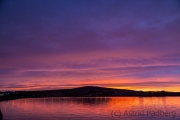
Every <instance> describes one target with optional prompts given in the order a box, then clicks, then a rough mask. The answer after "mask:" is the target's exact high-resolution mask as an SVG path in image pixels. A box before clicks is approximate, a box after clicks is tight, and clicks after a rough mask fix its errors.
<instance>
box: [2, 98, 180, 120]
mask: <svg viewBox="0 0 180 120" xmlns="http://www.w3.org/2000/svg"><path fill="white" fill-rule="evenodd" d="M0 109H1V111H2V113H3V118H4V119H3V120H85V119H86V120H110V119H112V120H113V119H114V120H179V119H180V97H91V98H85V97H84V98H67V97H66V98H62V97H54V98H28V99H18V100H10V101H3V102H0Z"/></svg>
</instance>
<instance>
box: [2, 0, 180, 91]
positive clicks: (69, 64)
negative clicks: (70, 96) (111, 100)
mask: <svg viewBox="0 0 180 120" xmlns="http://www.w3.org/2000/svg"><path fill="white" fill-rule="evenodd" d="M84 85H97V86H104V87H116V88H127V89H138V90H172V91H180V88H179V87H178V86H179V85H180V1H179V0H136V1H134V0H52V1H51V0H1V1H0V91H4V90H35V89H38V90H39V89H59V88H69V87H77V86H84Z"/></svg>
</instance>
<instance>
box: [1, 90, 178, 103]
mask: <svg viewBox="0 0 180 120" xmlns="http://www.w3.org/2000/svg"><path fill="white" fill-rule="evenodd" d="M121 96H132V97H133V96H136V97H137V96H139V97H163V96H180V92H166V91H148V92H144V91H134V90H126V89H112V88H103V87H95V86H85V87H79V88H74V89H61V90H44V91H15V92H11V91H8V92H0V101H3V100H11V99H19V98H37V97H121Z"/></svg>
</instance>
